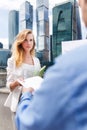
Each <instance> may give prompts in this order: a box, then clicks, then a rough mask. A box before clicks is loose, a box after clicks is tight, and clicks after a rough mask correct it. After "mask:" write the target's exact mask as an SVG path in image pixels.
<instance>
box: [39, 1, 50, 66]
mask: <svg viewBox="0 0 87 130" xmlns="http://www.w3.org/2000/svg"><path fill="white" fill-rule="evenodd" d="M48 14H49V2H48V0H36V21H37V55H38V56H39V58H40V61H41V63H42V64H43V63H45V62H49V57H50V56H49V55H50V52H49V51H50V45H49V44H50V43H49V17H48Z"/></svg>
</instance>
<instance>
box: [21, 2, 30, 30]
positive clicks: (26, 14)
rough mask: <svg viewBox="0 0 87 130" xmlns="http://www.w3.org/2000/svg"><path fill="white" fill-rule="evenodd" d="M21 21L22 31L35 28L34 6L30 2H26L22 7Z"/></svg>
mask: <svg viewBox="0 0 87 130" xmlns="http://www.w3.org/2000/svg"><path fill="white" fill-rule="evenodd" d="M19 21H20V22H19V27H20V31H21V30H23V29H26V28H27V29H32V28H33V6H32V5H31V4H30V2H28V1H25V2H24V3H22V4H21V5H20V11H19Z"/></svg>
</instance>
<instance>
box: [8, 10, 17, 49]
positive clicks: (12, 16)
mask: <svg viewBox="0 0 87 130" xmlns="http://www.w3.org/2000/svg"><path fill="white" fill-rule="evenodd" d="M8 24H9V25H8V28H9V33H8V35H9V49H11V46H12V44H13V42H14V40H15V37H16V35H17V34H18V32H19V12H18V11H16V10H11V11H10V12H9V21H8Z"/></svg>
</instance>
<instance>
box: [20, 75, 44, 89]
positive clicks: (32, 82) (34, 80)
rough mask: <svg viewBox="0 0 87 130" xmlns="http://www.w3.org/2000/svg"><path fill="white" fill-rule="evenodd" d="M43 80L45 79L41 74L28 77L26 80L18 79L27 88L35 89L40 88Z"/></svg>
mask: <svg viewBox="0 0 87 130" xmlns="http://www.w3.org/2000/svg"><path fill="white" fill-rule="evenodd" d="M42 81H43V78H41V77H40V76H34V77H30V78H27V79H25V80H20V79H18V82H19V83H20V84H21V85H22V86H23V87H26V88H28V87H32V88H33V89H34V90H37V89H39V88H40V85H41V83H42Z"/></svg>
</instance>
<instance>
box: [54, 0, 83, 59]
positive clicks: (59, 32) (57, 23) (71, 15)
mask: <svg viewBox="0 0 87 130" xmlns="http://www.w3.org/2000/svg"><path fill="white" fill-rule="evenodd" d="M52 14H53V40H52V55H53V59H54V58H55V57H56V56H59V55H60V54H61V51H62V49H61V42H62V41H70V40H77V39H81V38H82V35H81V24H80V16H79V8H78V5H77V2H76V0H68V1H67V2H62V3H61V4H59V5H56V6H55V7H54V8H53V10H52Z"/></svg>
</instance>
